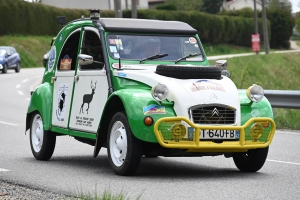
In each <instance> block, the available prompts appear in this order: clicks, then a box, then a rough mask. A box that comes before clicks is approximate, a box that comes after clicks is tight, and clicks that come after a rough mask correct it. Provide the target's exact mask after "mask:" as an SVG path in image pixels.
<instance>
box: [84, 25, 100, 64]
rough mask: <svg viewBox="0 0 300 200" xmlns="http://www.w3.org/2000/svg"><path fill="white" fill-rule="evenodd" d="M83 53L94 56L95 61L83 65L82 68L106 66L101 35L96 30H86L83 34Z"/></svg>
mask: <svg viewBox="0 0 300 200" xmlns="http://www.w3.org/2000/svg"><path fill="white" fill-rule="evenodd" d="M81 53H82V54H87V55H90V56H92V57H93V60H94V63H92V64H90V65H82V66H80V69H82V70H90V69H99V70H100V69H102V68H103V66H104V58H103V52H102V45H101V41H100V38H99V36H98V35H97V34H96V33H95V32H94V31H89V30H86V31H85V32H84V36H83V42H82V47H81Z"/></svg>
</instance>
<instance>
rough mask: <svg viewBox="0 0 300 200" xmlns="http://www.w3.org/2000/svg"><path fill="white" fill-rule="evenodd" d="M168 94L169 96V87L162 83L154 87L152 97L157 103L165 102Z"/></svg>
mask: <svg viewBox="0 0 300 200" xmlns="http://www.w3.org/2000/svg"><path fill="white" fill-rule="evenodd" d="M168 94H169V90H168V88H167V86H165V85H164V84H160V83H159V84H157V85H156V86H154V87H153V88H152V90H151V95H152V97H153V98H154V99H155V100H156V101H163V100H165V99H167V97H168Z"/></svg>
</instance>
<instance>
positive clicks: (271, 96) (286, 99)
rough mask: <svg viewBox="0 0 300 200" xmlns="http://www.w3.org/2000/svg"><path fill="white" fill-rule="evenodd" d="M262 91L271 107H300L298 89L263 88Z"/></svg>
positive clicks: (299, 92)
mask: <svg viewBox="0 0 300 200" xmlns="http://www.w3.org/2000/svg"><path fill="white" fill-rule="evenodd" d="M264 92H265V97H267V99H268V100H269V101H270V103H271V105H272V107H273V108H295V109H300V91H298V90H264Z"/></svg>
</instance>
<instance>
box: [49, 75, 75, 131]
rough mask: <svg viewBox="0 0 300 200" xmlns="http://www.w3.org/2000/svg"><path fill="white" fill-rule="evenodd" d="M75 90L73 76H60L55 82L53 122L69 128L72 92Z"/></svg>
mask: <svg viewBox="0 0 300 200" xmlns="http://www.w3.org/2000/svg"><path fill="white" fill-rule="evenodd" d="M72 90H73V77H58V78H57V80H56V81H55V83H54V92H53V105H52V106H53V109H52V124H53V125H54V126H59V127H63V128H67V126H68V119H69V110H70V105H71V97H72V96H71V94H72Z"/></svg>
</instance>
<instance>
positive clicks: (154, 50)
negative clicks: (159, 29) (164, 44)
mask: <svg viewBox="0 0 300 200" xmlns="http://www.w3.org/2000/svg"><path fill="white" fill-rule="evenodd" d="M159 53H160V45H157V44H155V45H153V44H150V45H147V46H146V48H145V54H146V56H153V55H156V54H159Z"/></svg>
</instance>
